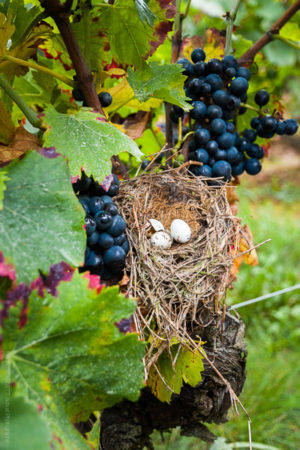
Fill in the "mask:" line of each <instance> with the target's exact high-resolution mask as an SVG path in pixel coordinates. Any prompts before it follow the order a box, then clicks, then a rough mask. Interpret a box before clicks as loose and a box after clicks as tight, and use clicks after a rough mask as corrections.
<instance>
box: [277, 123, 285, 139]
mask: <svg viewBox="0 0 300 450" xmlns="http://www.w3.org/2000/svg"><path fill="white" fill-rule="evenodd" d="M285 131H286V124H285V122H277V125H276V129H275V133H277V134H279V135H280V136H282V135H283V134H285Z"/></svg>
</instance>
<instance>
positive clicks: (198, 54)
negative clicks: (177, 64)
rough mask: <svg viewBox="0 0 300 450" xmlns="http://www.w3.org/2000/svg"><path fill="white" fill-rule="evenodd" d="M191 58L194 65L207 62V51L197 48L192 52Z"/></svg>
mask: <svg viewBox="0 0 300 450" xmlns="http://www.w3.org/2000/svg"><path fill="white" fill-rule="evenodd" d="M191 58H192V61H193V63H197V62H200V61H205V58H206V54H205V51H204V50H203V49H202V48H195V49H194V50H193V51H192V54H191Z"/></svg>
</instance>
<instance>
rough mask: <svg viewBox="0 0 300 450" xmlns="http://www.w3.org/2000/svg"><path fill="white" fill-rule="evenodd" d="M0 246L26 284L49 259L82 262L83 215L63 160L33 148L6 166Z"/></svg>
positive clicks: (74, 263)
mask: <svg viewBox="0 0 300 450" xmlns="http://www.w3.org/2000/svg"><path fill="white" fill-rule="evenodd" d="M5 171H6V173H7V176H8V177H9V178H10V180H9V181H7V183H6V191H5V195H4V202H3V210H2V211H1V212H0V248H1V250H2V251H3V253H4V256H5V257H6V258H7V259H8V260H9V261H10V262H12V263H13V264H14V265H15V266H16V272H17V280H18V281H19V282H21V281H24V282H27V283H28V282H30V281H32V280H33V279H34V278H36V277H37V276H38V275H39V272H38V271H39V270H42V271H44V272H47V271H48V269H49V266H50V265H51V264H53V263H58V262H60V261H62V260H63V261H66V262H67V263H69V264H71V265H73V266H78V265H81V264H82V261H83V255H84V249H85V241H86V237H85V232H84V230H83V218H84V213H83V210H82V208H81V206H80V205H79V203H78V201H77V199H76V196H75V195H74V192H73V189H72V186H71V182H70V174H69V170H68V166H67V163H66V161H65V160H64V158H62V157H58V158H54V159H47V158H45V157H44V156H41V155H40V154H39V153H37V152H30V153H28V154H27V155H26V156H25V158H24V159H22V160H21V161H14V162H13V163H11V164H10V165H9V166H7V167H6V168H5Z"/></svg>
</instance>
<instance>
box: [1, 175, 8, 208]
mask: <svg viewBox="0 0 300 450" xmlns="http://www.w3.org/2000/svg"><path fill="white" fill-rule="evenodd" d="M8 180H9V178H8V176H7V171H6V169H2V170H1V171H0V210H1V209H3V198H4V191H5V190H6V185H5V182H6V181H8Z"/></svg>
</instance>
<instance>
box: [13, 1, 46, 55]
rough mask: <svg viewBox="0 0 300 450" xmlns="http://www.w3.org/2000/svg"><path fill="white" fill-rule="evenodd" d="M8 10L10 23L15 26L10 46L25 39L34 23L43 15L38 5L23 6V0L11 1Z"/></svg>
mask: <svg viewBox="0 0 300 450" xmlns="http://www.w3.org/2000/svg"><path fill="white" fill-rule="evenodd" d="M8 12H9V13H11V14H12V23H13V24H14V26H15V31H14V34H13V36H12V47H14V46H15V45H18V43H19V42H21V41H22V40H25V39H26V37H27V36H28V34H29V33H30V31H31V30H32V28H33V27H34V25H36V24H37V23H38V22H39V21H40V20H41V19H42V18H43V16H44V13H42V12H41V9H40V8H39V7H38V6H33V5H28V6H27V7H25V5H24V1H23V0H13V1H11V2H10V7H9V10H8Z"/></svg>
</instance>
